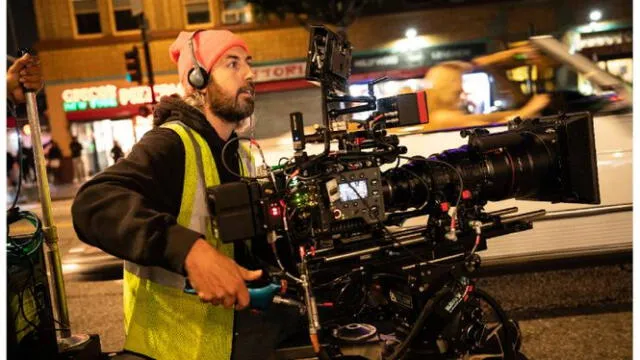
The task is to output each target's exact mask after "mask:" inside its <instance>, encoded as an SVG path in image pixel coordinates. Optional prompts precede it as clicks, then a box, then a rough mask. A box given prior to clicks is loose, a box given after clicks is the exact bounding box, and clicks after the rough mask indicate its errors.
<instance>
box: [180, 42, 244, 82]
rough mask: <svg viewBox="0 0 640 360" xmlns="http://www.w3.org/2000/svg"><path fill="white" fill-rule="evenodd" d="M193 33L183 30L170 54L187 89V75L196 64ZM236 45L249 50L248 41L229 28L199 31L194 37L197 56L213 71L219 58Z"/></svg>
mask: <svg viewBox="0 0 640 360" xmlns="http://www.w3.org/2000/svg"><path fill="white" fill-rule="evenodd" d="M192 34H193V32H187V31H181V32H180V34H179V35H178V38H177V39H176V41H174V42H173V44H171V47H169V56H171V60H172V61H173V62H174V63H175V64H177V65H178V74H179V76H180V83H182V86H183V87H184V88H185V89H188V88H189V87H190V85H189V82H188V81H187V75H188V74H189V70H191V69H192V68H193V65H194V64H193V60H192V57H191V49H190V48H189V38H190V37H191V35H192ZM234 46H239V47H241V48H243V49H244V50H245V51H246V52H249V49H248V46H247V43H245V42H244V40H242V39H241V38H240V37H239V36H237V35H235V34H233V33H232V32H231V31H229V30H204V31H199V32H198V33H197V34H196V35H195V36H194V38H193V49H194V51H195V53H196V58H197V59H198V61H199V62H200V64H201V65H202V66H203V67H204V69H205V70H207V71H208V72H211V68H213V65H214V64H215V63H216V62H217V61H218V59H220V57H221V56H222V55H223V54H224V53H225V52H226V51H227V50H229V49H231V48H232V47H234Z"/></svg>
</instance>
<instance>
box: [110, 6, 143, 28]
mask: <svg viewBox="0 0 640 360" xmlns="http://www.w3.org/2000/svg"><path fill="white" fill-rule="evenodd" d="M111 4H112V5H113V19H114V22H115V26H116V31H126V30H135V29H137V28H138V17H137V16H133V15H131V1H130V0H111Z"/></svg>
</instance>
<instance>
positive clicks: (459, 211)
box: [207, 26, 600, 358]
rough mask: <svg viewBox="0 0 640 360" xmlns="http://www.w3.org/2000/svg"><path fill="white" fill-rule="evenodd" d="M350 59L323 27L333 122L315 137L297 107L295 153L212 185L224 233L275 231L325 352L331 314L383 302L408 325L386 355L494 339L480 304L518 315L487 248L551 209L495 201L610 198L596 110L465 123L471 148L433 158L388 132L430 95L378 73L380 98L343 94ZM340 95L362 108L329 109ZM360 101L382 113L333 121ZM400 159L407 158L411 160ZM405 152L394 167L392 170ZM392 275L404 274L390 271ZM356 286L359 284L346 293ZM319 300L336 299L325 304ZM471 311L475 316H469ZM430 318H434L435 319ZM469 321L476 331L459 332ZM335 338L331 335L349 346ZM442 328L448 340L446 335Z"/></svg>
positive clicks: (318, 30)
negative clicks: (491, 290) (384, 84)
mask: <svg viewBox="0 0 640 360" xmlns="http://www.w3.org/2000/svg"><path fill="white" fill-rule="evenodd" d="M350 64H351V45H350V43H349V42H347V41H345V40H343V39H342V38H341V37H340V36H338V35H336V34H334V33H333V32H331V31H330V30H328V29H327V28H325V27H323V26H312V27H311V29H310V40H309V51H308V56H307V67H306V78H307V80H309V81H314V82H317V83H319V85H320V87H321V96H322V114H323V122H324V127H322V128H319V129H318V130H317V131H316V133H314V134H305V133H304V126H303V125H304V124H303V117H302V114H301V113H292V114H291V117H290V121H291V133H292V138H293V141H294V150H295V154H294V156H293V158H291V159H288V160H287V162H286V163H285V164H284V165H281V166H276V167H273V168H269V167H268V166H266V164H265V170H266V172H267V175H265V176H263V177H262V179H257V178H245V179H243V181H240V182H235V183H227V184H222V185H219V186H217V187H214V188H209V189H207V196H208V203H209V208H210V213H211V215H212V219H213V220H214V221H215V223H216V228H217V231H218V236H219V237H220V239H221V240H222V241H223V242H233V241H240V240H246V239H259V238H261V237H264V236H266V238H267V241H268V243H270V244H271V245H272V249H274V256H275V260H276V261H277V264H278V267H279V269H277V270H275V271H274V272H273V273H272V277H274V278H278V279H280V278H286V279H289V280H290V281H291V282H292V283H293V284H292V286H291V287H290V288H297V291H296V292H295V294H293V297H296V296H297V297H298V299H300V301H293V302H292V301H291V300H282V299H281V300H279V301H280V302H281V303H288V304H297V305H296V306H299V307H300V309H301V312H302V313H304V314H306V315H307V320H308V326H309V334H310V336H311V346H312V348H313V352H315V353H319V352H320V351H321V347H320V337H322V336H320V335H321V334H322V332H321V330H322V328H323V326H322V325H321V322H320V318H321V317H323V318H329V319H331V318H334V319H333V320H335V321H339V320H341V321H346V320H347V319H349V318H351V319H352V317H351V315H352V314H350V312H354V311H357V312H358V314H362V312H363V309H364V308H365V307H366V308H367V309H368V310H369V311H373V312H375V311H381V310H380V309H381V308H385V309H386V310H385V311H386V314H387V315H389V314H391V315H389V319H388V320H393V321H394V323H396V324H397V329H396V330H397V331H399V334H400V335H398V338H399V341H400V344H395V345H394V346H390V347H388V348H386V349H385V351H386V355H385V357H386V358H397V357H399V356H401V355H403V354H405V355H407V354H409V353H414V355H413V356H416V358H421V357H420V356H424V354H429V356H436V355H437V356H443V357H442V358H450V357H446V356H452V355H460V354H462V353H468V352H473V353H478V352H481V351H483V350H486V348H487V346H485V347H483V346H482V344H481V343H482V342H483V341H484V340H486V339H484V340H483V339H481V337H482V336H481V335H479V334H484V332H485V330H487V328H486V324H485V323H484V322H483V321H482V319H481V318H478V317H477V316H476V315H477V311H478V310H477V309H479V308H480V306H479V305H478V301H481V300H482V301H486V302H487V303H489V304H490V305H491V308H493V309H494V310H495V311H496V313H497V314H498V316H499V317H500V318H501V320H500V321H501V323H502V324H503V325H505V329H507V326H506V325H507V323H508V322H509V320H508V319H507V318H506V315H505V314H504V312H503V311H502V310H501V309H500V307H499V305H498V304H497V302H495V300H493V299H491V297H490V296H489V295H488V294H486V293H483V292H482V291H481V290H479V289H475V288H474V285H473V281H472V280H470V279H471V278H472V277H473V274H474V272H475V271H476V270H477V269H478V267H479V265H480V257H479V256H478V254H477V251H481V250H483V249H486V247H487V244H486V240H487V239H489V238H492V237H496V236H501V235H504V234H510V233H514V232H518V231H524V230H529V229H531V228H532V221H533V220H535V219H537V218H539V217H541V216H544V214H545V211H544V210H537V211H532V212H528V213H520V214H516V213H517V211H518V209H517V208H507V209H502V210H498V211H494V212H485V211H484V205H485V204H486V203H487V201H490V200H502V199H507V198H516V199H526V200H540V201H551V202H575V203H588V204H597V203H599V201H600V198H599V188H598V178H597V165H596V161H595V157H596V153H595V142H594V133H593V121H592V117H591V115H590V114H589V113H576V114H566V115H565V114H562V115H558V116H551V117H545V118H536V119H526V120H522V119H519V118H518V119H515V120H514V121H511V122H510V123H509V124H508V130H507V131H505V132H499V133H493V134H490V133H489V132H488V131H487V130H485V129H481V128H478V129H473V130H463V131H462V132H461V135H462V136H468V137H469V143H468V145H466V146H463V147H461V148H458V149H451V150H446V151H444V152H442V153H441V154H436V155H432V156H429V157H428V158H424V157H412V158H407V157H404V156H403V154H404V153H406V148H404V147H402V146H400V145H399V143H400V141H399V139H398V137H397V136H387V134H386V131H385V127H386V126H385V125H386V122H387V121H389V120H391V122H396V123H399V124H401V125H404V124H408V123H416V122H421V123H424V116H421V115H420V114H418V115H416V113H415V111H414V112H412V110H409V111H407V110H403V111H398V110H399V109H400V108H402V109H418V108H420V107H421V106H423V105H422V104H419V103H410V104H409V106H407V99H410V101H418V102H419V101H424V102H425V104H424V106H425V108H426V99H423V100H420V99H421V98H424V97H420V96H415V95H411V96H410V97H404V98H401V97H397V98H395V99H394V98H393V97H392V98H386V99H381V100H382V101H379V100H377V99H376V98H375V96H374V94H373V86H374V85H375V84H376V83H377V82H380V81H383V80H384V79H376V80H374V81H372V82H371V83H370V84H369V95H368V96H359V97H353V96H345V95H341V94H340V93H341V92H344V91H345V90H346V87H347V83H348V79H349V76H350V69H351V66H350ZM398 99H401V100H398ZM413 99H417V100H413ZM335 103H342V104H354V103H359V104H361V105H357V106H354V107H347V108H335V107H333V108H332V109H330V105H331V104H335ZM376 110H378V111H377V112H376ZM360 111H374V113H373V114H372V115H371V117H370V118H369V119H368V120H367V121H365V122H364V123H362V124H360V129H358V130H355V131H344V130H341V131H332V126H331V121H334V120H336V119H337V118H338V117H340V116H342V115H347V114H350V113H355V112H360ZM407 114H408V115H407ZM332 140H335V141H337V143H338V150H336V151H331V141H332ZM307 142H321V143H324V151H323V152H322V153H320V154H315V155H309V154H307V153H306V151H305V144H306V143H307ZM400 159H404V160H407V162H406V164H404V165H402V166H399V164H400ZM396 162H397V165H396V167H395V168H391V169H389V170H387V171H385V172H384V173H383V172H382V171H381V170H380V166H382V165H384V164H392V163H396ZM265 179H266V180H265ZM423 215H428V220H427V222H426V224H425V225H422V226H416V227H412V228H402V227H399V228H398V227H396V226H398V225H402V223H403V222H404V221H405V220H406V219H410V218H414V217H417V216H423ZM247 224H249V226H247ZM278 240H284V241H285V242H286V243H287V244H288V249H293V247H297V248H298V251H297V252H296V251H289V253H288V255H287V257H286V258H283V259H282V260H283V261H281V259H280V257H279V255H278V251H277V248H278V247H277V246H276V245H277V244H276V243H277V242H278ZM281 242H282V241H280V243H281ZM282 247H283V246H281V248H282ZM284 248H287V246H284ZM283 262H284V264H285V265H287V266H285V265H283ZM380 274H385V275H380ZM380 276H383V277H384V276H391V278H393V279H395V280H394V281H391V282H385V281H382V280H380V279H381V278H380ZM389 284H391V285H389ZM376 286H377V287H378V290H380V289H382V290H380V291H384V292H385V294H384V295H381V296H382V298H384V299H383V300H384V301H382V300H380V299H378V300H379V302H378V304H377V305H378V307H376V306H372V305H371V304H369V303H366V302H365V299H368V300H367V301H373V300H371V299H372V298H375V296H377V295H376V294H374V292H375V291H374V290H375V288H376ZM367 289H368V290H367ZM372 289H374V290H372ZM319 290H322V291H319ZM314 291H315V292H316V293H315V294H314ZM372 291H373V292H372ZM349 292H352V293H355V294H356V295H355V296H354V295H353V294H352V295H351V296H350V297H349V296H347V295H345V294H349ZM378 292H379V291H378ZM296 294H297V295H296ZM289 295H292V294H289ZM378 295H380V294H378ZM287 301H288V302H287ZM374 302H375V301H374ZM319 303H325V304H333V305H332V307H331V309H330V310H329V311H325V309H323V308H322V307H319V306H318V304H319ZM358 307H359V308H358ZM472 313H474V314H476V315H474V316H466V315H469V314H472ZM465 314H466V315H465ZM377 315H379V314H376V316H377ZM361 318H363V317H359V319H361ZM464 319H466V320H464ZM469 319H473V320H469ZM425 322H429V324H430V326H429V327H426V328H423V326H424V324H425ZM333 330H336V328H335V327H333ZM462 330H464V331H467V332H468V333H469V332H471V330H473V333H474V334H476V335H473V336H471V335H464V336H462V338H461V337H460V336H461V335H459V331H462ZM336 331H337V330H336ZM453 333H455V334H456V335H451V334H453ZM325 335H326V337H325V339H324V340H330V339H332V338H333V342H334V343H340V340H339V339H336V338H335V336H334V337H332V336H331V335H327V334H325ZM443 336H446V337H447V338H446V341H445V342H447V344H448V345H447V346H446V347H445V348H443V347H442V344H441V343H440V342H439V341H441V340H442V338H443ZM465 336H467V337H465ZM514 337H517V336H516V335H515V334H514V333H513V331H508V330H504V334H503V336H502V337H501V338H500V339H501V340H500V341H501V344H502V345H501V347H502V348H503V351H504V353H503V355H504V357H505V358H508V357H510V356H513V354H514V353H515V352H517V350H518V349H517V345H516V344H517V343H518V341H517V339H514ZM418 338H420V339H421V341H415V340H416V339H418ZM438 339H440V340H438ZM343 340H344V339H343ZM330 342H331V341H330ZM505 342H506V343H507V344H508V343H512V344H513V346H511V345H509V346H504V345H505ZM485 345H486V344H485ZM330 349H331V346H328V347H327V346H325V351H329V352H331V351H330ZM416 354H418V355H416ZM434 358H436V357H434ZM437 358H440V357H437Z"/></svg>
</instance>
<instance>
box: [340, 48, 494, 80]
mask: <svg viewBox="0 0 640 360" xmlns="http://www.w3.org/2000/svg"><path fill="white" fill-rule="evenodd" d="M486 52H487V45H486V44H485V43H472V44H454V45H444V46H432V47H426V48H422V49H418V50H414V51H405V52H401V53H391V52H385V53H377V54H372V55H364V56H362V55H360V56H359V55H354V58H353V60H352V65H353V68H352V71H351V72H352V73H353V74H360V73H367V72H373V71H386V70H396V69H410V68H417V67H424V66H431V65H434V64H437V63H439V62H443V61H450V60H470V59H472V58H474V57H476V56H478V55H482V54H485V53H486Z"/></svg>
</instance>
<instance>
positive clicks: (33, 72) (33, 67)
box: [7, 54, 43, 104]
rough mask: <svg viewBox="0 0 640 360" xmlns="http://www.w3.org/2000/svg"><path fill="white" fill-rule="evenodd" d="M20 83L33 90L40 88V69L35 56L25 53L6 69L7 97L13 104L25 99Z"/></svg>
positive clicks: (38, 60) (38, 61)
mask: <svg viewBox="0 0 640 360" xmlns="http://www.w3.org/2000/svg"><path fill="white" fill-rule="evenodd" d="M20 85H24V87H25V88H27V89H33V90H35V91H39V90H40V89H41V88H42V85H43V83H42V71H41V69H40V59H38V57H37V56H32V55H29V54H25V55H23V56H22V57H21V58H19V59H17V60H16V61H15V62H14V63H13V65H11V67H9V70H7V97H9V100H11V101H12V102H13V103H14V104H21V103H23V102H25V100H26V98H25V96H24V90H23V89H22V86H20Z"/></svg>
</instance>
